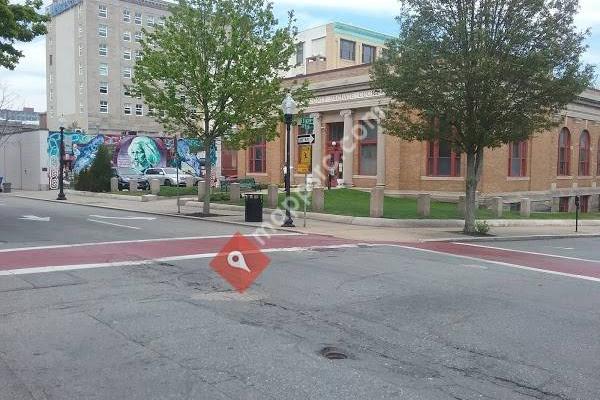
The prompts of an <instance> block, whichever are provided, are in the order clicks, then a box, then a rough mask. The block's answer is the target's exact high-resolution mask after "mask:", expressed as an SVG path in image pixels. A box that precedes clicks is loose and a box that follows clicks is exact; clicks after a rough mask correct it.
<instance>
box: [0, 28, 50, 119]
mask: <svg viewBox="0 0 600 400" xmlns="http://www.w3.org/2000/svg"><path fill="white" fill-rule="evenodd" d="M16 47H17V48H18V49H19V50H21V51H23V54H24V57H23V58H21V61H20V62H19V64H18V65H17V67H16V68H15V69H14V70H13V71H10V70H7V69H3V68H0V82H1V83H2V84H4V85H6V86H7V87H8V88H9V89H10V91H12V92H15V93H16V94H17V99H16V100H15V101H14V102H13V104H12V108H17V109H18V108H21V107H24V106H25V107H35V109H36V110H38V111H45V110H46V39H45V38H37V39H35V40H34V41H33V42H31V43H21V44H19V45H17V46H16Z"/></svg>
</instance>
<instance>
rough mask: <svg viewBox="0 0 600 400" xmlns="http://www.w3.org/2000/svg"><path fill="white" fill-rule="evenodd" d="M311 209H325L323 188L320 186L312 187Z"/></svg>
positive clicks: (316, 210)
mask: <svg viewBox="0 0 600 400" xmlns="http://www.w3.org/2000/svg"><path fill="white" fill-rule="evenodd" d="M312 210H313V211H314V212H322V211H323V210H325V188H324V187H322V186H319V187H315V188H313V191H312Z"/></svg>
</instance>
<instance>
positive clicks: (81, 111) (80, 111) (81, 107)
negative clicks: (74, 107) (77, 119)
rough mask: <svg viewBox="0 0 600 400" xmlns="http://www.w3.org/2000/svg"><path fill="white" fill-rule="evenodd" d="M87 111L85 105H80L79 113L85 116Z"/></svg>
mask: <svg viewBox="0 0 600 400" xmlns="http://www.w3.org/2000/svg"><path fill="white" fill-rule="evenodd" d="M84 111H85V109H84V107H83V103H81V102H80V103H79V113H80V114H83V112H84Z"/></svg>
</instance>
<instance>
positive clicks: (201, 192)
mask: <svg viewBox="0 0 600 400" xmlns="http://www.w3.org/2000/svg"><path fill="white" fill-rule="evenodd" d="M205 195H206V182H205V181H198V201H199V202H200V203H204V196H205Z"/></svg>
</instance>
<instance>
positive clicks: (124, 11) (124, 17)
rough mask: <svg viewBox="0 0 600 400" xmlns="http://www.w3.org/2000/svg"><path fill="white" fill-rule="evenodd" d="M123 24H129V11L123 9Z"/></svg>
mask: <svg viewBox="0 0 600 400" xmlns="http://www.w3.org/2000/svg"><path fill="white" fill-rule="evenodd" d="M123 22H131V11H129V9H128V8H125V9H123Z"/></svg>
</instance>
